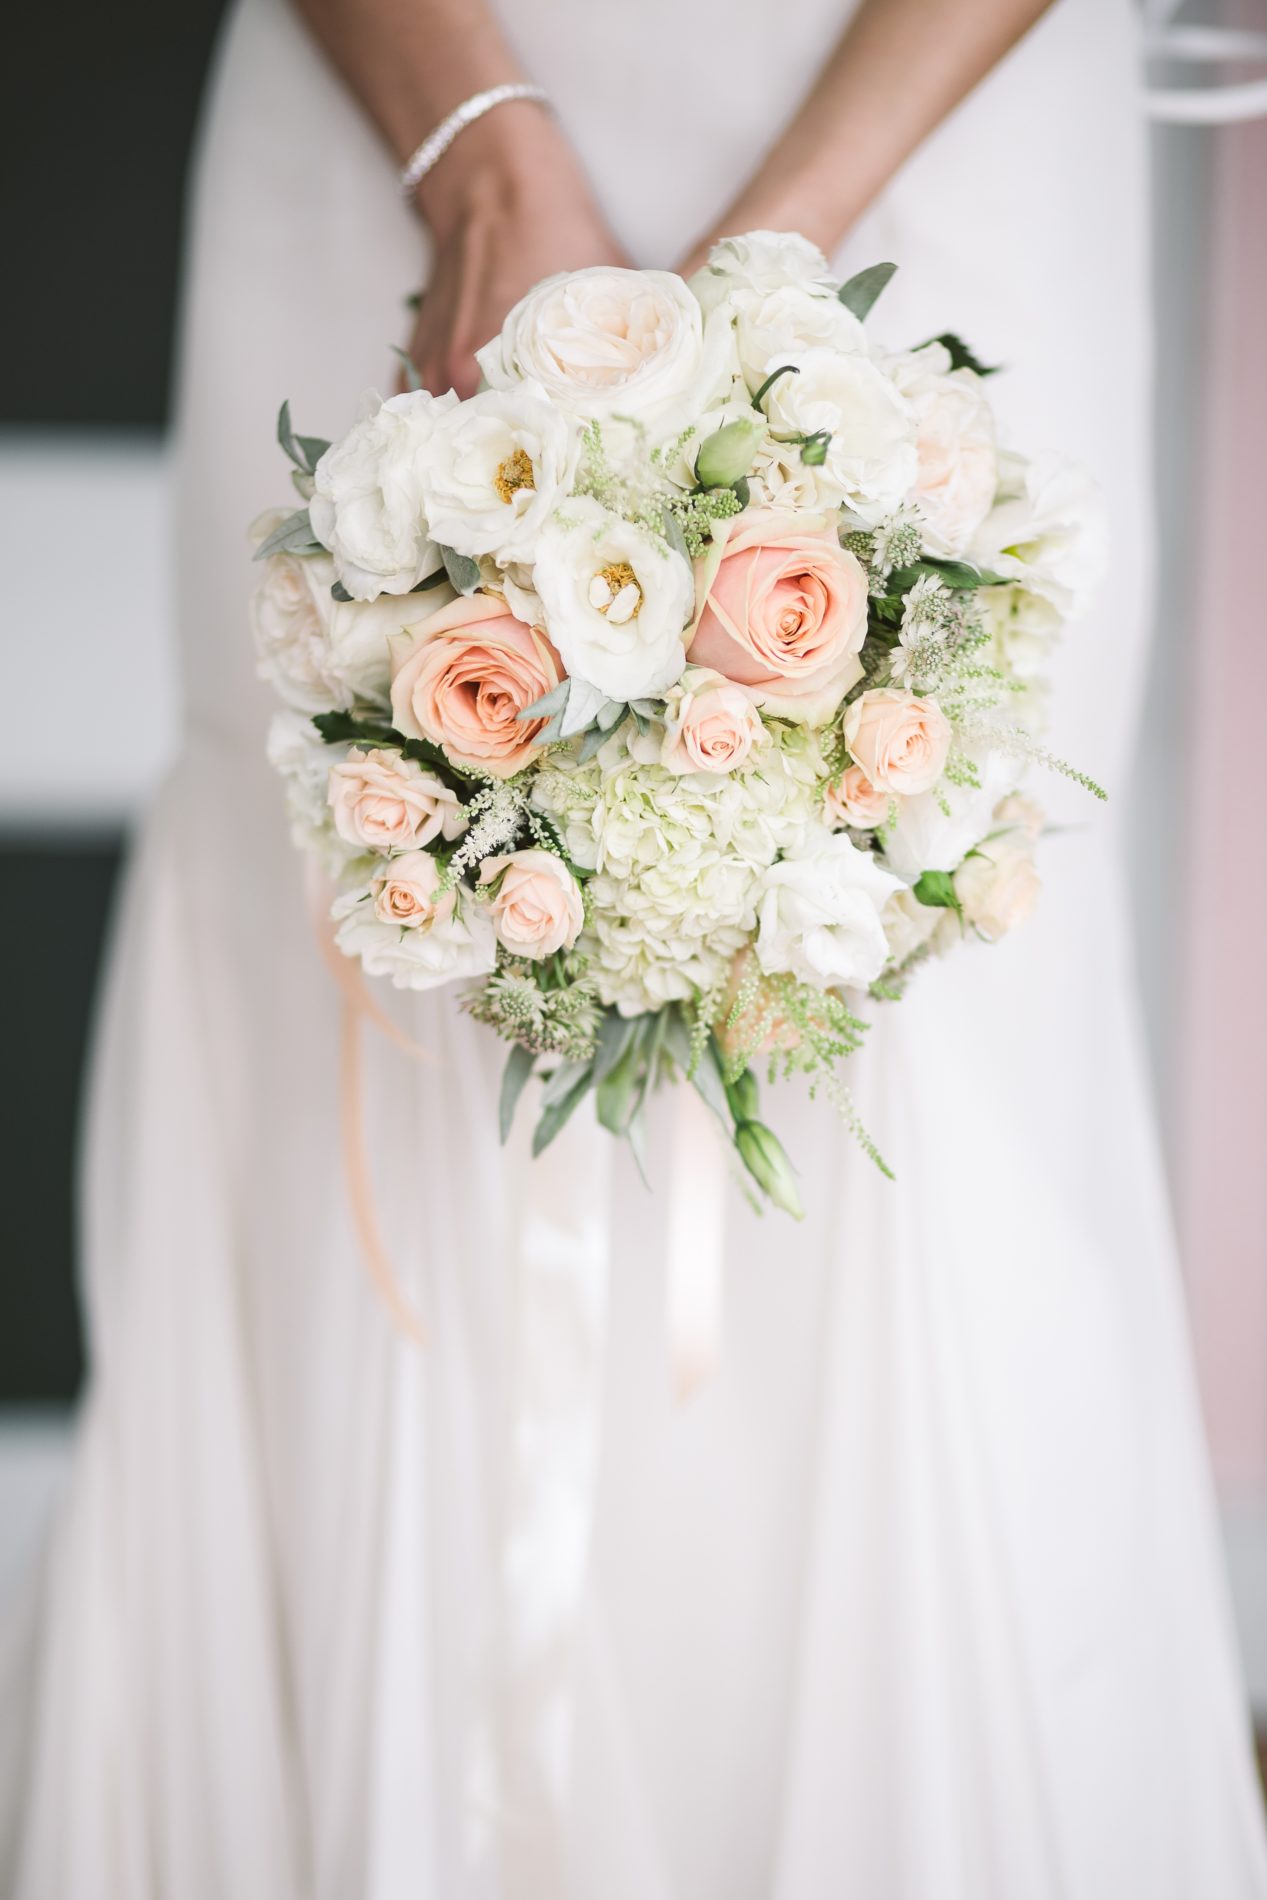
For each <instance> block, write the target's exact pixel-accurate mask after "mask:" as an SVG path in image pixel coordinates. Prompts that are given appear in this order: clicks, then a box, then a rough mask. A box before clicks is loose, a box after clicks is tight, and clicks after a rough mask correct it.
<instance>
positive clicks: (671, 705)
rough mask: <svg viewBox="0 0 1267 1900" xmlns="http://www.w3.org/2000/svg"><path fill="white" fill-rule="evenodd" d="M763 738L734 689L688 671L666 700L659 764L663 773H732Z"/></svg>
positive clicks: (746, 700) (751, 710)
mask: <svg viewBox="0 0 1267 1900" xmlns="http://www.w3.org/2000/svg"><path fill="white" fill-rule="evenodd" d="M764 735H765V728H764V726H763V725H762V723H761V715H760V714H759V713H758V711H757V709H756V707H755V706H754V705H753V703H752V700H751V698H750V696H749V695H748V694H747V693H746V692H745V691H744V690H743V688H742V687H740V686H735V685H733V684H732V682H731V681H730V680H728V679H726V678H724V676H723V675H722V674H720V673H712V672H710V671H709V670H708V669H707V668H706V667H690V668H688V669H687V672H686V673H685V674H684V675H683V678H682V681H681V684H680V685H679V686H678V687H676V688H675V689H674V690H673V691H672V692H671V693H670V694H669V696H668V700H667V702H666V705H665V709H664V738H663V741H662V743H661V746H660V763H661V764H662V765H663V766H664V768H665V770H666V771H667V772H675V773H682V772H734V771H737V770H738V768H739V767H740V766H742V765H743V764H744V763H745V762H746V760H747V758H748V755H749V754H750V753H751V751H752V748H753V747H754V746H755V745H758V744H760V742H761V741H762V739H763V738H764Z"/></svg>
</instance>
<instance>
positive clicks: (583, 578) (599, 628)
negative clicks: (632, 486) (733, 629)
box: [533, 496, 695, 701]
mask: <svg viewBox="0 0 1267 1900" xmlns="http://www.w3.org/2000/svg"><path fill="white" fill-rule="evenodd" d="M533 585H534V587H535V589H536V592H537V594H538V595H539V597H540V600H541V605H542V609H543V611H544V615H545V632H546V634H547V636H548V637H549V639H550V641H551V643H552V644H553V645H554V647H555V648H556V649H557V651H558V653H559V656H560V658H561V659H562V661H563V664H564V666H565V667H566V669H567V671H568V673H569V675H570V676H571V677H572V678H573V679H576V680H581V681H584V682H585V683H586V684H587V685H589V686H592V687H594V688H596V689H597V690H598V691H599V692H601V693H603V694H605V695H606V697H607V698H608V699H614V700H621V701H628V700H631V699H647V698H653V697H655V696H656V695H657V694H660V693H663V692H665V691H667V689H668V688H669V687H670V686H672V685H673V684H674V682H675V681H676V680H677V679H678V678H680V676H681V673H682V669H683V667H684V666H685V664H686V648H685V645H684V642H683V630H684V628H685V625H686V622H687V621H688V619H689V618H690V616H691V613H692V610H693V608H694V605H695V583H694V578H693V575H692V572H691V568H690V565H689V563H688V562H686V561H684V560H683V559H682V557H681V556H680V555H679V554H676V553H674V552H673V551H672V550H671V549H670V548H668V547H666V545H665V544H664V542H662V541H658V540H655V539H654V538H653V537H652V536H651V535H649V534H648V533H647V532H646V531H645V529H642V528H640V527H638V526H637V525H636V524H635V523H633V522H631V521H626V520H624V519H623V518H622V517H621V516H620V515H614V514H611V513H609V511H608V510H607V509H605V508H603V507H602V506H601V504H600V503H599V502H597V501H594V500H593V499H592V498H591V497H588V496H581V497H579V498H578V499H577V500H575V501H571V502H568V503H567V504H566V506H565V507H563V508H562V509H560V510H559V511H558V512H557V513H556V514H555V516H554V517H553V518H552V519H551V520H550V521H548V522H547V523H546V525H545V527H544V528H543V529H542V531H541V536H540V539H539V540H538V542H537V550H536V560H535V562H534V564H533Z"/></svg>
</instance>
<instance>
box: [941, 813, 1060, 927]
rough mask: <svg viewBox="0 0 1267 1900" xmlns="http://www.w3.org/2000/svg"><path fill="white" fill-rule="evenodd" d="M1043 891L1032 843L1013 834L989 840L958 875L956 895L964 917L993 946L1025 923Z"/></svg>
mask: <svg viewBox="0 0 1267 1900" xmlns="http://www.w3.org/2000/svg"><path fill="white" fill-rule="evenodd" d="M1040 889H1041V885H1040V883H1039V877H1038V872H1037V871H1036V870H1035V869H1034V860H1033V857H1032V856H1031V854H1030V844H1029V841H1028V840H1027V839H1021V838H1018V837H1017V836H1016V834H1015V833H1014V832H1013V833H1009V834H1007V835H1006V836H1004V837H1002V838H987V839H986V841H985V843H984V844H980V845H978V846H977V848H976V850H975V851H973V852H971V853H970V854H969V856H968V857H966V858H965V859H964V861H963V863H962V864H961V865H960V866H959V869H958V870H957V871H956V872H955V895H956V896H957V897H958V899H959V902H960V903H961V904H962V905H963V914H964V917H965V918H966V920H967V922H968V923H970V924H971V925H972V927H973V929H974V930H976V931H979V933H980V934H981V936H983V937H985V938H986V939H987V940H988V942H990V943H997V942H998V940H999V938H1000V937H1006V935H1007V933H1008V931H1009V930H1015V929H1016V926H1017V925H1018V924H1023V923H1024V922H1025V919H1026V918H1027V917H1028V916H1029V914H1030V912H1031V911H1032V910H1033V908H1034V906H1035V904H1036V903H1037V902H1038V893H1039V890H1040Z"/></svg>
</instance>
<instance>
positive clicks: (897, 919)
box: [880, 889, 946, 969]
mask: <svg viewBox="0 0 1267 1900" xmlns="http://www.w3.org/2000/svg"><path fill="white" fill-rule="evenodd" d="M945 915H946V913H945V911H944V910H939V909H938V908H937V907H936V906H935V905H932V904H921V903H920V901H919V899H918V897H916V895H915V893H914V891H908V890H905V889H903V890H900V891H895V892H894V893H893V895H892V897H890V899H889V901H888V903H887V904H886V905H885V906H884V910H883V912H882V914H881V918H880V921H881V923H882V924H883V925H884V934H885V936H886V937H887V938H888V943H889V964H890V966H891V967H892V968H893V969H898V968H900V967H901V965H902V964H903V963H905V962H906V960H907V958H908V957H913V956H914V954H915V952H916V951H917V950H922V949H923V947H924V945H925V944H926V943H928V942H929V941H930V939H931V938H932V937H933V936H934V935H935V934H936V932H937V926H938V925H939V924H940V923H941V921H942V919H943V918H944V917H945Z"/></svg>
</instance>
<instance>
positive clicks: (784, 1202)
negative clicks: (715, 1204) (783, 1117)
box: [735, 1122, 804, 1220]
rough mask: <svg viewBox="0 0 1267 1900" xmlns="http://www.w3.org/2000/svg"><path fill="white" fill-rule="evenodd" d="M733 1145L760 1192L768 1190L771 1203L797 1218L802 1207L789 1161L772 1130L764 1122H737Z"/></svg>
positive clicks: (794, 1218)
mask: <svg viewBox="0 0 1267 1900" xmlns="http://www.w3.org/2000/svg"><path fill="white" fill-rule="evenodd" d="M735 1147H736V1148H737V1149H738V1150H739V1159H740V1160H741V1161H742V1162H743V1164H744V1166H745V1168H747V1170H748V1172H749V1174H750V1175H751V1176H752V1178H753V1180H754V1181H755V1182H756V1184H757V1186H758V1187H759V1188H760V1189H761V1190H762V1192H763V1193H765V1194H768V1195H769V1197H770V1199H771V1200H772V1201H773V1202H774V1205H775V1206H776V1207H781V1208H782V1209H783V1210H784V1212H785V1213H787V1214H790V1215H791V1216H792V1218H793V1220H800V1218H801V1216H802V1214H803V1213H804V1209H803V1208H802V1206H801V1197H800V1195H799V1194H798V1193H797V1191H796V1181H795V1178H794V1176H793V1174H792V1164H791V1162H790V1161H789V1160H788V1158H787V1155H786V1154H785V1153H784V1150H783V1144H782V1142H781V1141H780V1140H779V1138H778V1136H777V1135H776V1134H775V1133H774V1132H773V1130H772V1129H769V1128H767V1127H766V1125H765V1123H764V1122H741V1123H740V1125H739V1127H738V1128H737V1129H736V1130H735Z"/></svg>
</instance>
